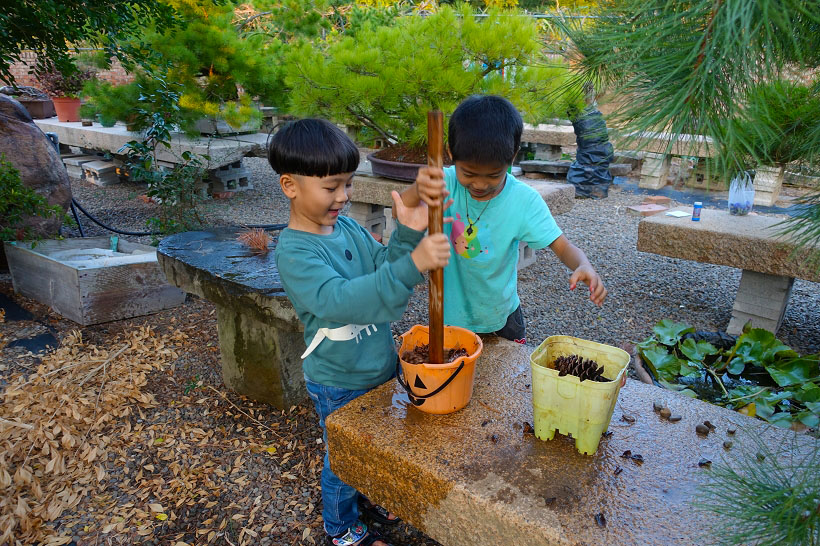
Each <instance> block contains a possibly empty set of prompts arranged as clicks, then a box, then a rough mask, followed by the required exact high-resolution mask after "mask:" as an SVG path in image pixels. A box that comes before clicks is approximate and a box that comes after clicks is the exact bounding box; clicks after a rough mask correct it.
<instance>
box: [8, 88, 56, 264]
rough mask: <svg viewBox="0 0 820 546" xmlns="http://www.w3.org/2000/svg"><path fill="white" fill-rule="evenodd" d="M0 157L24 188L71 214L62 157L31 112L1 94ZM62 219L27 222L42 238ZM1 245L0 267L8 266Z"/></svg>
mask: <svg viewBox="0 0 820 546" xmlns="http://www.w3.org/2000/svg"><path fill="white" fill-rule="evenodd" d="M0 155H5V158H6V161H8V162H10V163H11V164H12V165H14V167H15V168H16V169H17V170H18V171H20V178H21V180H22V181H23V184H24V185H26V186H28V187H30V188H33V189H34V190H35V191H36V192H37V193H39V194H40V195H43V196H45V197H46V199H48V203H49V204H50V205H60V206H61V207H62V208H63V209H64V210H68V208H69V206H70V205H71V186H70V185H69V180H68V173H67V172H66V170H65V166H64V165H63V162H62V160H61V159H60V154H59V153H58V152H57V150H56V149H55V148H54V145H53V144H52V143H51V141H50V140H49V139H48V137H47V136H46V135H45V133H43V131H41V130H40V128H39V127H37V125H35V124H34V121H32V119H31V116H30V115H29V113H28V111H26V109H25V108H23V106H22V105H21V104H20V103H19V102H17V101H16V100H14V99H13V98H11V97H9V96H7V95H3V94H0ZM61 223H62V218H40V217H33V218H28V219H26V220H25V226H28V227H30V228H31V229H32V231H33V232H34V233H35V234H36V235H37V236H39V237H53V236H54V235H55V234H56V233H57V230H58V229H59V227H60V224H61ZM2 248H3V247H2V245H0V267H2V265H4V264H5V256H2V254H3V252H2Z"/></svg>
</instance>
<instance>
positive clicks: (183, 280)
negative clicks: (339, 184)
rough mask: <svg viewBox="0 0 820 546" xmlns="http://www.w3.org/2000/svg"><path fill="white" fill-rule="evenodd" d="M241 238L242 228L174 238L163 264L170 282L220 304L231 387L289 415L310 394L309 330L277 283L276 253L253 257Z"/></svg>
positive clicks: (165, 244) (225, 371)
mask: <svg viewBox="0 0 820 546" xmlns="http://www.w3.org/2000/svg"><path fill="white" fill-rule="evenodd" d="M236 236H237V229H236V228H217V229H210V230H206V231H191V232H186V233H179V234H176V235H171V236H169V237H166V238H165V239H163V240H162V241H161V242H160V244H159V248H158V249H157V259H158V261H159V265H160V267H161V268H162V270H163V271H164V272H165V276H166V277H167V278H168V282H170V283H171V284H173V285H175V286H177V287H179V288H181V289H182V290H184V291H186V292H189V293H191V294H196V295H197V296H199V297H201V298H205V299H206V300H208V301H210V302H212V303H214V304H215V305H216V312H217V328H218V332H219V348H220V351H221V356H222V379H223V381H224V382H225V385H227V386H228V387H230V388H232V389H233V390H235V391H236V392H238V393H240V394H244V395H246V396H248V397H250V398H252V399H254V400H259V401H262V402H267V403H270V404H273V405H274V406H276V407H277V408H280V409H287V408H288V407H290V406H291V405H293V404H296V403H298V402H300V401H301V400H302V399H303V398H304V397H305V396H306V392H305V388H304V376H303V373H302V360H301V358H300V356H301V354H302V353H303V352H304V350H305V342H304V339H303V334H302V332H303V331H304V327H303V326H302V323H301V322H300V321H299V319H298V317H297V316H296V312H295V311H294V310H293V306H292V305H291V304H290V302H289V301H288V299H287V297H286V296H285V292H284V289H283V288H282V285H281V283H280V281H279V273H278V271H277V269H276V262H275V261H274V256H273V248H271V251H270V252H269V253H268V254H266V255H265V256H255V255H253V254H251V253H250V252H249V251H248V250H247V248H245V247H243V246H242V245H240V244H239V243H238V242H237V241H236Z"/></svg>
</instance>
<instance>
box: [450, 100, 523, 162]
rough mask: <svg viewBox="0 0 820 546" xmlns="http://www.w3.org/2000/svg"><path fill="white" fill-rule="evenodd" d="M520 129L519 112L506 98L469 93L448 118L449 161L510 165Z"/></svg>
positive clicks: (513, 157)
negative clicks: (451, 159)
mask: <svg viewBox="0 0 820 546" xmlns="http://www.w3.org/2000/svg"><path fill="white" fill-rule="evenodd" d="M523 131H524V122H523V121H522V119H521V114H519V113H518V110H516V109H515V106H513V105H512V103H511V102H510V101H508V100H507V99H505V98H504V97H497V96H495V95H473V96H471V97H467V98H466V99H464V101H463V102H462V103H461V104H459V105H458V107H457V108H456V110H455V112H453V115H452V116H451V117H450V126H449V128H448V130H447V138H448V141H449V146H450V155H451V156H452V157H453V161H474V162H476V163H501V164H504V165H510V164H512V162H513V159H515V154H516V153H517V152H518V147H519V146H520V145H521V133H522V132H523Z"/></svg>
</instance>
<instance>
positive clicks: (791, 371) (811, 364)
mask: <svg viewBox="0 0 820 546" xmlns="http://www.w3.org/2000/svg"><path fill="white" fill-rule="evenodd" d="M766 371H767V372H769V375H771V376H772V379H774V380H775V382H776V383H777V384H778V385H780V386H781V387H788V386H790V385H799V384H800V383H805V382H806V381H811V380H813V379H815V378H817V377H818V376H820V371H818V365H817V361H816V360H810V359H806V358H795V359H793V360H790V361H788V362H785V363H783V364H779V365H773V366H766Z"/></svg>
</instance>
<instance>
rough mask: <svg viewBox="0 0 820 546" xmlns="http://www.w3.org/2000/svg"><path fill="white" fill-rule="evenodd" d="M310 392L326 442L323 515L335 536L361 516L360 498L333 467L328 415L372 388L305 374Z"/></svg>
mask: <svg viewBox="0 0 820 546" xmlns="http://www.w3.org/2000/svg"><path fill="white" fill-rule="evenodd" d="M305 386H306V387H307V392H308V395H309V396H310V399H311V400H313V405H314V406H316V413H318V414H319V426H321V427H322V439H323V440H324V442H325V465H324V468H322V479H321V484H322V504H323V508H322V517H323V518H324V520H325V532H326V533H327V534H329V535H332V536H336V535H339V534H342V533H344V532H346V531H347V530H348V529H349V528H350V527H353V526H354V525H356V522H357V521H358V520H359V507H358V505H357V500H358V496H359V492H358V491H356V490H355V489H354V488H352V487H350V486H349V485H347V484H346V483H344V482H343V481H342V480H340V479H339V477H338V476H336V474H334V473H333V471H332V470H331V469H330V457H329V456H328V451H327V429H326V428H325V418H326V417H327V416H328V415H330V414H331V413H332V412H333V411H335V410H337V409H339V408H341V407H342V406H344V405H345V404H347V403H348V402H350V401H351V400H353V399H355V398H358V397H359V396H361V395H363V394H364V393H366V392H367V391H369V390H370V389H363V390H353V391H352V390H348V389H343V388H341V387H330V386H327V385H321V384H319V383H314V382H313V381H311V380H309V379H308V378H307V377H306V378H305Z"/></svg>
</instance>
